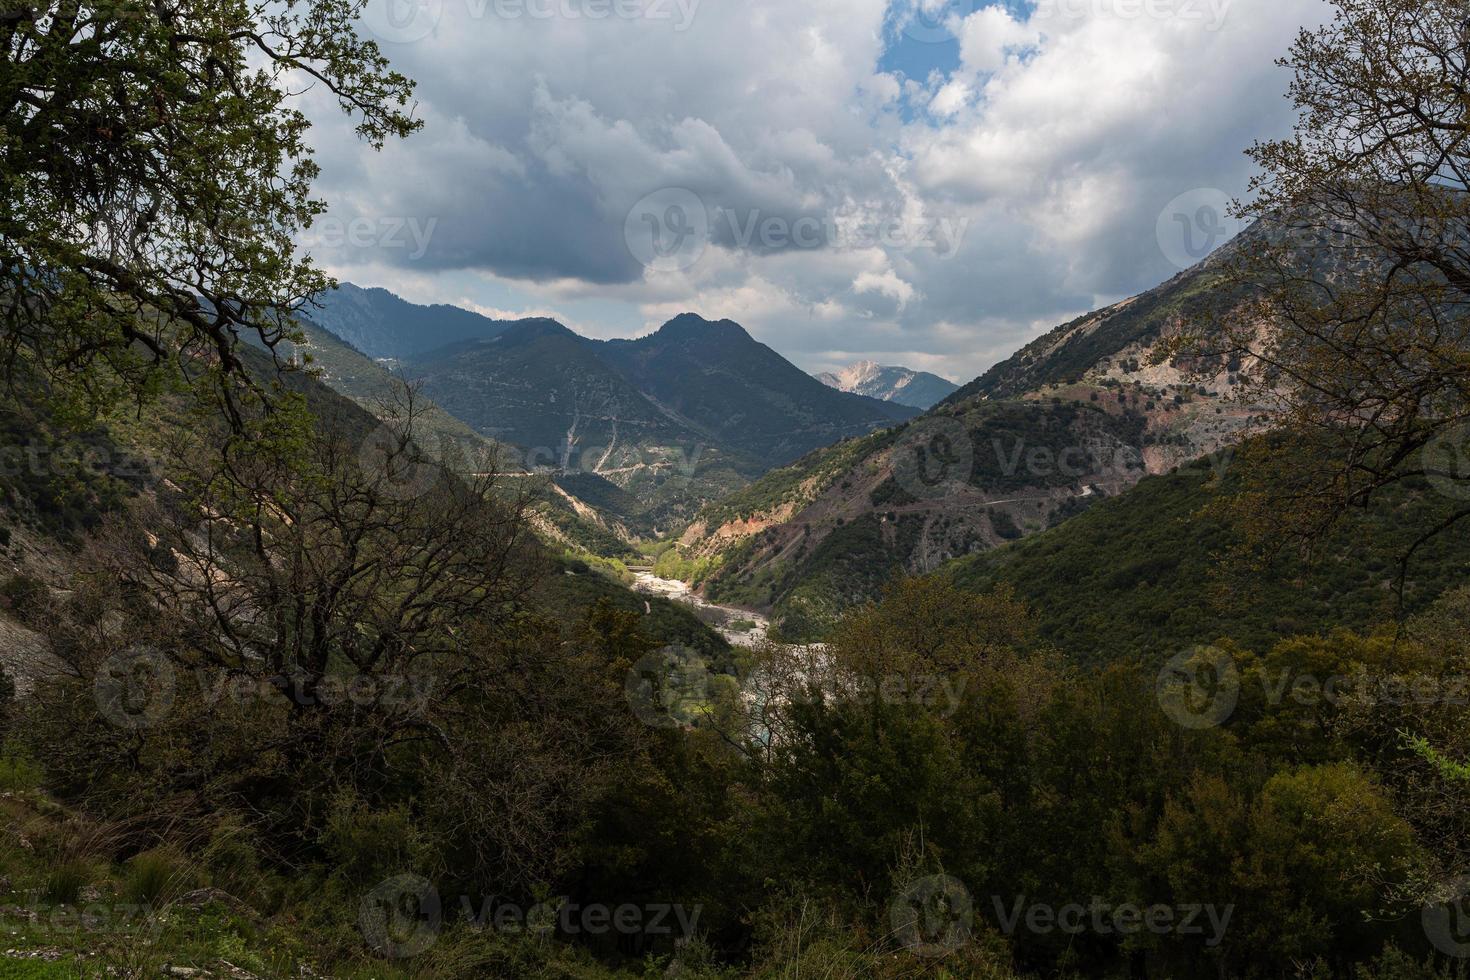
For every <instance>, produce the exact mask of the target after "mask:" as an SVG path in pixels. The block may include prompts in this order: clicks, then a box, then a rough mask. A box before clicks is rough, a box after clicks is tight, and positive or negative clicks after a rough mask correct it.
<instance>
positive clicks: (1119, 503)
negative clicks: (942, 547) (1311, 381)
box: [944, 462, 1470, 664]
mask: <svg viewBox="0 0 1470 980" xmlns="http://www.w3.org/2000/svg"><path fill="white" fill-rule="evenodd" d="M1241 479H1242V474H1241V472H1240V470H1239V469H1238V468H1237V467H1234V466H1232V467H1230V468H1229V469H1227V470H1226V475H1225V477H1224V479H1223V480H1221V479H1217V476H1216V471H1215V468H1214V467H1213V466H1212V465H1210V464H1208V463H1204V462H1201V463H1199V464H1195V465H1191V466H1186V467H1181V468H1180V469H1179V470H1177V471H1176V472H1174V473H1170V474H1167V475H1162V476H1153V477H1148V478H1146V479H1144V480H1143V481H1142V482H1140V483H1139V484H1138V485H1137V486H1135V487H1134V488H1133V489H1131V490H1129V491H1128V492H1127V493H1126V494H1123V495H1122V496H1120V497H1117V498H1115V499H1112V500H1107V501H1104V502H1101V503H1099V504H1097V505H1096V506H1093V507H1091V508H1090V509H1088V510H1087V512H1086V513H1083V514H1081V515H1080V516H1078V517H1075V518H1073V519H1072V520H1069V521H1067V522H1066V523H1065V524H1063V525H1061V526H1060V527H1057V528H1054V529H1052V530H1049V531H1047V532H1045V533H1043V534H1039V535H1035V536H1033V537H1030V538H1027V539H1025V540H1023V541H1018V542H1015V543H1013V544H1010V545H1008V546H1006V547H1004V548H1000V549H997V550H995V551H991V552H988V553H985V554H980V555H975V556H972V557H970V558H966V559H962V560H959V561H956V562H954V563H952V564H950V565H949V566H947V567H946V568H945V569H944V574H945V575H946V576H947V577H948V578H950V579H951V580H953V581H955V582H957V583H959V584H961V585H963V586H965V587H967V588H971V589H975V590H978V591H984V590H986V589H989V588H991V587H993V586H995V585H996V584H999V583H1005V584H1006V585H1008V586H1010V587H1012V588H1014V589H1015V590H1016V594H1017V595H1018V596H1020V597H1022V598H1023V599H1025V600H1027V601H1028V602H1029V603H1031V604H1032V605H1033V607H1034V608H1035V609H1036V610H1037V611H1038V616H1039V625H1040V629H1041V632H1042V635H1043V636H1045V637H1046V638H1047V639H1048V640H1050V641H1051V642H1053V643H1055V644H1056V645H1057V646H1058V648H1060V649H1062V650H1066V651H1067V652H1068V654H1069V655H1070V656H1072V657H1074V658H1076V659H1078V660H1079V662H1084V663H1088V664H1106V663H1112V662H1115V661H1118V660H1127V659H1140V660H1145V661H1150V662H1153V661H1157V660H1160V659H1165V658H1167V657H1168V656H1170V655H1172V654H1173V653H1175V652H1177V651H1178V650H1179V649H1182V648H1184V647H1186V646H1189V645H1190V644H1194V643H1208V642H1212V641H1214V640H1215V639H1217V638H1219V637H1222V636H1228V637H1232V638H1234V639H1235V640H1237V641H1239V642H1240V643H1243V644H1245V645H1246V646H1249V647H1251V648H1253V649H1257V650H1260V649H1263V648H1264V647H1266V646H1269V645H1270V644H1271V643H1272V642H1273V641H1274V640H1275V639H1276V638H1277V637H1280V636H1286V635H1292V634H1298V633H1305V634H1312V633H1323V632H1326V631H1329V630H1331V629H1334V628H1337V627H1343V628H1348V629H1364V628H1366V627H1368V626H1370V625H1371V624H1374V623H1381V622H1387V621H1391V620H1393V619H1394V618H1395V616H1396V615H1397V613H1398V600H1397V595H1396V592H1395V585H1396V583H1397V578H1398V574H1399V565H1398V559H1399V557H1400V556H1401V555H1402V554H1403V553H1404V552H1405V551H1406V549H1407V548H1408V547H1409V546H1410V545H1411V544H1412V543H1413V541H1414V539H1415V538H1416V537H1417V536H1418V534H1419V533H1420V531H1419V530H1418V529H1422V528H1424V527H1429V526H1433V524H1434V523H1435V522H1437V521H1438V520H1441V519H1442V518H1443V517H1444V516H1445V515H1446V514H1448V513H1450V512H1451V511H1452V510H1453V508H1454V505H1455V503H1456V502H1455V501H1453V500H1448V499H1446V498H1444V497H1443V496H1440V495H1437V494H1435V493H1434V492H1432V491H1431V490H1430V488H1428V487H1427V486H1426V485H1425V484H1424V483H1423V481H1409V482H1406V483H1405V484H1403V485H1401V486H1400V487H1398V488H1396V489H1394V490H1391V491H1389V492H1386V493H1384V494H1383V495H1382V496H1381V497H1380V498H1379V499H1378V501H1377V502H1376V503H1375V505H1374V506H1373V508H1372V509H1371V510H1369V511H1367V512H1363V513H1358V514H1353V515H1350V517H1349V519H1348V520H1347V521H1346V523H1345V524H1344V525H1343V526H1342V527H1340V528H1339V529H1338V530H1337V531H1336V532H1335V533H1334V535H1333V536H1332V538H1331V539H1330V540H1327V541H1323V542H1321V543H1320V547H1319V548H1318V550H1317V552H1316V553H1315V554H1314V555H1311V556H1304V555H1301V554H1299V553H1295V552H1287V553H1283V554H1281V555H1279V556H1275V557H1274V558H1273V559H1271V560H1270V562H1269V563H1268V564H1266V565H1263V566H1258V565H1257V564H1256V563H1255V562H1256V560H1257V559H1256V558H1254V557H1252V556H1248V555H1243V554H1242V553H1241V547H1242V546H1241V537H1240V535H1239V534H1238V533H1236V532H1235V531H1234V530H1233V529H1232V526H1231V524H1230V522H1229V521H1228V520H1227V518H1226V517H1225V516H1223V515H1222V514H1221V513H1219V511H1218V508H1216V507H1212V505H1214V504H1219V503H1221V502H1222V501H1225V500H1226V499H1228V497H1229V496H1230V495H1231V494H1232V493H1233V492H1234V491H1235V490H1236V489H1237V488H1238V487H1239V486H1240V482H1241ZM1467 580H1470V540H1467V539H1466V538H1465V537H1463V536H1460V535H1454V534H1448V535H1441V536H1440V537H1439V538H1437V539H1435V540H1433V541H1431V542H1430V543H1429V544H1428V545H1427V546H1426V547H1425V548H1423V549H1422V550H1420V552H1419V553H1418V554H1417V555H1416V556H1415V558H1414V560H1413V562H1412V563H1411V564H1410V566H1409V571H1408V577H1407V580H1406V588H1405V592H1404V608H1405V611H1407V612H1410V613H1412V612H1414V611H1417V610H1419V609H1422V608H1424V607H1425V606H1426V605H1428V604H1429V603H1431V602H1433V601H1434V600H1435V599H1436V598H1437V597H1438V596H1439V595H1440V594H1442V593H1443V592H1444V591H1446V590H1447V589H1451V588H1454V587H1456V586H1458V585H1460V584H1463V583H1464V582H1465V581H1467Z"/></svg>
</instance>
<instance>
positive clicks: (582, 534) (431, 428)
mask: <svg viewBox="0 0 1470 980" xmlns="http://www.w3.org/2000/svg"><path fill="white" fill-rule="evenodd" d="M300 326H301V328H302V330H303V332H304V334H305V336H304V339H303V342H302V343H301V344H299V345H297V346H296V347H295V349H294V350H292V351H291V352H290V353H291V355H292V357H293V358H294V359H295V360H296V361H297V362H298V363H301V364H303V366H306V367H308V368H309V369H310V370H311V371H312V372H313V374H314V375H315V377H316V380H318V381H319V382H321V383H322V384H324V385H326V386H327V387H329V388H331V389H332V390H333V391H334V392H336V393H337V394H339V395H342V396H344V397H346V398H348V399H350V400H351V401H353V402H355V403H356V404H357V405H359V406H361V407H362V408H364V409H366V410H367V411H368V412H371V413H373V414H375V415H384V414H386V413H387V412H388V411H392V410H397V409H398V407H399V405H398V404H397V403H401V401H402V393H403V386H404V381H403V379H402V378H401V377H399V376H398V375H395V374H394V373H393V372H392V371H390V370H389V369H388V368H387V367H386V366H385V365H384V364H382V363H380V362H378V361H375V360H373V359H372V358H370V357H368V356H367V355H366V354H363V353H362V352H361V351H359V350H357V349H356V348H354V347H353V346H351V345H349V344H348V343H346V342H345V341H343V340H342V339H341V338H339V337H337V336H336V335H334V334H333V333H331V331H329V330H326V329H324V328H322V327H320V326H318V325H316V324H315V323H312V322H310V321H307V322H304V323H302V324H301V325H300ZM414 412H415V418H414V429H415V433H416V435H417V439H418V442H419V443H420V444H421V445H423V446H424V447H425V448H426V449H427V450H428V451H430V452H433V453H435V454H436V455H438V456H440V457H443V458H453V459H455V460H457V461H461V462H462V463H463V464H465V465H471V466H480V465H481V464H485V461H487V460H494V461H495V464H494V465H496V466H497V468H499V469H500V470H501V471H502V472H503V473H505V476H504V478H503V480H502V482H503V483H504V484H505V485H506V486H507V487H510V486H512V485H514V486H516V487H522V488H523V487H525V485H526V475H525V474H524V473H523V472H522V469H523V468H522V466H521V463H522V453H521V451H520V450H519V449H517V448H516V447H514V446H508V445H505V444H503V443H500V442H497V441H496V440H495V439H494V438H492V437H489V436H486V435H482V434H480V433H479V432H476V431H475V430H474V429H472V428H471V427H470V426H469V425H467V424H466V423H465V422H463V421H461V420H460V419H459V418H457V417H456V416H454V415H452V414H450V413H449V412H446V411H445V410H444V409H443V408H442V407H441V406H439V405H438V404H436V403H435V402H434V401H433V400H432V399H431V398H429V397H427V395H426V394H425V393H423V392H419V393H418V395H417V396H416V399H415V404H414ZM546 482H547V483H548V484H549V485H546V486H540V485H538V486H535V487H534V488H533V492H535V493H536V495H537V496H538V497H540V498H542V499H541V502H540V503H539V504H538V505H537V506H536V507H534V508H533V509H532V512H531V519H532V520H533V522H534V523H535V524H536V526H537V530H538V531H540V532H541V534H542V536H543V537H545V538H548V539H550V540H553V541H556V542H558V543H560V544H564V545H568V546H571V547H573V548H575V549H580V550H583V551H589V552H592V553H594V554H598V555H605V556H617V555H624V554H628V553H630V552H631V551H632V545H631V544H630V543H629V538H630V537H631V534H630V532H629V531H628V530H627V529H626V528H625V527H622V526H621V525H620V524H619V523H618V522H617V520H616V519H615V518H614V519H608V518H606V517H604V516H603V513H602V511H601V510H599V508H597V507H596V506H593V505H591V504H589V503H588V502H587V501H584V500H582V499H580V498H579V497H578V496H577V495H576V493H575V491H573V490H570V489H569V488H568V487H567V486H566V485H565V484H564V481H560V480H557V481H550V480H548V481H546Z"/></svg>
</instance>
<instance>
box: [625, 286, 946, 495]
mask: <svg viewBox="0 0 1470 980" xmlns="http://www.w3.org/2000/svg"><path fill="white" fill-rule="evenodd" d="M603 352H604V356H605V358H606V359H607V360H608V362H609V363H611V364H613V365H614V366H616V367H617V368H618V370H620V371H621V372H622V373H623V375H624V376H625V377H627V378H628V379H629V380H630V381H632V382H633V383H634V384H636V385H638V387H639V388H640V389H641V390H643V391H645V392H647V393H648V395H649V396H650V397H651V398H652V399H654V400H655V401H656V402H657V403H658V404H659V405H662V406H664V407H665V408H667V409H668V410H670V411H672V412H675V413H677V414H678V415H679V416H680V417H682V418H686V419H689V420H691V421H692V422H694V423H695V424H696V425H697V426H699V427H700V428H701V429H702V430H703V431H705V432H708V433H710V434H711V435H712V436H713V437H714V438H715V439H716V440H718V442H719V443H720V444H722V445H729V446H734V447H736V448H738V449H740V450H742V451H743V452H747V453H750V454H751V455H753V456H755V457H757V458H758V459H760V460H761V462H762V463H763V464H765V465H766V466H767V467H769V466H774V465H780V464H783V463H789V462H791V461H792V460H794V459H796V458H798V457H799V456H802V455H803V454H805V453H808V452H810V451H811V450H813V449H816V448H819V447H821V446H826V445H830V444H832V443H834V442H836V441H838V440H839V439H844V438H847V437H848V436H855V435H862V434H864V433H867V432H870V431H872V430H873V429H874V428H875V427H877V426H882V425H892V424H894V423H896V422H902V421H904V420H906V419H909V418H912V417H913V416H914V415H916V414H918V413H917V412H916V411H913V410H911V409H908V408H906V407H904V406H901V405H892V404H889V403H887V402H883V401H879V400H877V399H873V398H867V397H863V396H860V395H851V394H846V393H841V392H836V391H833V390H832V389H830V388H828V387H826V386H825V385H822V384H820V383H819V382H817V381H816V380H815V379H813V378H812V377H811V376H810V375H808V374H807V373H806V372H804V371H802V370H801V369H800V368H798V367H796V365H794V364H792V363H791V362H790V361H788V360H786V359H785V358H784V357H782V356H781V355H780V354H778V353H776V352H775V351H774V350H772V349H771V348H770V347H767V346H766V345H765V344H762V343H760V342H758V341H757V340H755V338H753V337H751V336H750V334H748V333H746V332H745V330H744V328H742V327H741V326H740V325H739V324H737V323H734V322H732V321H730V320H720V321H719V322H717V323H716V322H711V321H709V320H705V319H703V318H702V317H699V316H696V315H694V314H692V313H685V314H683V315H681V316H678V317H675V318H674V319H672V320H670V321H669V322H668V323H666V324H664V325H663V326H662V327H661V328H660V329H659V330H658V331H657V332H656V333H653V334H650V335H649V336H646V337H641V338H639V339H637V340H612V341H608V342H607V344H606V345H605V347H604V349H603Z"/></svg>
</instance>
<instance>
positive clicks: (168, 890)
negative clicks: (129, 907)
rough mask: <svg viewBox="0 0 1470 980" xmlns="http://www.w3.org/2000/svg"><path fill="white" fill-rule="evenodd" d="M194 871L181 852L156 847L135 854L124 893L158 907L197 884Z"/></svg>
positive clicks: (138, 901) (125, 881)
mask: <svg viewBox="0 0 1470 980" xmlns="http://www.w3.org/2000/svg"><path fill="white" fill-rule="evenodd" d="M194 878H195V875H194V871H193V868H192V866H191V865H190V864H189V861H188V859H187V858H185V857H184V856H183V855H182V854H180V853H179V852H178V851H176V850H174V849H173V848H169V847H160V848H155V849H154V850H151V851H144V852H143V853H142V854H138V855H135V856H134V857H133V858H132V860H130V861H129V862H128V865H127V873H126V876H125V877H124V878H123V894H124V895H125V896H127V898H128V900H129V901H131V902H134V903H136V904H138V905H146V906H148V907H150V908H156V907H158V906H160V905H164V904H166V903H167V902H168V901H169V900H170V899H172V898H174V897H175V896H177V895H179V894H180V893H181V892H184V891H186V890H187V889H188V888H189V887H190V886H192V885H193V883H194Z"/></svg>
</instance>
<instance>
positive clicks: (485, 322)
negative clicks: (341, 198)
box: [300, 282, 506, 359]
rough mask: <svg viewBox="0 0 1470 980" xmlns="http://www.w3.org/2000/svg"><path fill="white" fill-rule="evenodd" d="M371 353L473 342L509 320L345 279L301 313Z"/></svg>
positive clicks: (400, 354)
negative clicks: (424, 301)
mask: <svg viewBox="0 0 1470 980" xmlns="http://www.w3.org/2000/svg"><path fill="white" fill-rule="evenodd" d="M300 315H301V318H302V319H305V320H309V321H311V322H312V323H315V324H316V325H317V326H320V327H323V328H325V329H326V330H328V331H330V332H331V333H332V334H333V335H335V336H337V337H339V338H341V339H342V340H344V341H346V342H347V343H348V344H349V345H351V346H352V347H355V348H357V349H358V350H359V351H361V352H362V353H364V354H366V355H368V356H369V357H373V358H379V359H390V358H404V357H409V356H412V355H414V354H422V353H425V352H427V351H431V350H435V349H437V348H440V347H445V346H447V345H449V344H454V343H459V342H462V341H469V340H487V339H489V338H490V337H493V336H495V335H496V334H497V333H499V332H500V331H501V330H503V329H505V326H506V324H505V322H504V321H500V320H492V319H490V318H489V317H484V316H481V315H480V314H478V313H472V312H470V311H469V310H462V309H460V308H459V307H457V306H444V305H435V306H419V305H417V304H415V303H410V302H408V301H407V300H404V299H401V298H399V297H398V296H395V295H394V294H392V293H390V292H388V290H386V289H364V288H363V287H361V286H355V285H353V284H352V283H350V282H344V283H342V284H341V285H340V286H338V287H337V288H336V289H335V290H333V291H332V292H330V293H327V294H326V295H324V296H321V297H318V299H317V305H316V306H314V307H313V306H309V307H306V308H305V309H303V310H302V311H301V314H300Z"/></svg>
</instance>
